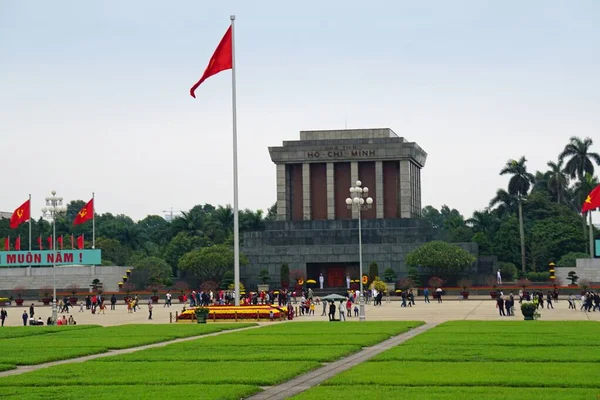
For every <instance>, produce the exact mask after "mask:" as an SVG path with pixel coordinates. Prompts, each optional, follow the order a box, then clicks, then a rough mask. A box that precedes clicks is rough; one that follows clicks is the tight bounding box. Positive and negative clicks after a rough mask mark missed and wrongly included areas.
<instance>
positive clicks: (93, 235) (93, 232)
mask: <svg viewBox="0 0 600 400" xmlns="http://www.w3.org/2000/svg"><path fill="white" fill-rule="evenodd" d="M94 199H95V193H94V192H92V249H95V248H96V200H94Z"/></svg>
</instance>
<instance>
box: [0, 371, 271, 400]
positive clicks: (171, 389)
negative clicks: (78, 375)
mask: <svg viewBox="0 0 600 400" xmlns="http://www.w3.org/2000/svg"><path fill="white" fill-rule="evenodd" d="M140 374H143V371H140ZM148 380H149V381H151V380H152V377H148ZM259 391H260V388H258V387H257V386H253V385H227V384H223V385H218V386H215V385H206V384H204V385H198V384H183V385H110V386H105V385H100V383H99V382H96V385H85V386H79V385H72V386H50V387H35V388H20V387H0V398H2V399H3V400H16V399H27V400H48V399H61V400H80V399H88V398H93V399H95V400H132V399H154V398H156V399H219V400H237V399H240V398H242V397H243V398H245V397H248V396H250V395H252V394H254V393H256V392H259Z"/></svg>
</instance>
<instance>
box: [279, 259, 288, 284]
mask: <svg viewBox="0 0 600 400" xmlns="http://www.w3.org/2000/svg"><path fill="white" fill-rule="evenodd" d="M279 275H281V286H289V284H290V267H289V266H288V265H287V263H283V264H281V270H280V273H279Z"/></svg>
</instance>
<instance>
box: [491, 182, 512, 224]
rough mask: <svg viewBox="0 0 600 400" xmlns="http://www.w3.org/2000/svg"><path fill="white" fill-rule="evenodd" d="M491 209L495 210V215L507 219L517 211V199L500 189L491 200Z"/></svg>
mask: <svg viewBox="0 0 600 400" xmlns="http://www.w3.org/2000/svg"><path fill="white" fill-rule="evenodd" d="M489 207H490V208H494V207H496V208H495V209H494V213H495V214H496V215H498V217H499V218H505V217H507V216H509V215H510V214H512V213H513V212H515V211H516V209H517V199H516V198H515V196H513V195H511V194H510V193H508V192H507V191H506V190H504V189H498V190H497V191H496V196H494V198H493V199H491V200H490V204H489Z"/></svg>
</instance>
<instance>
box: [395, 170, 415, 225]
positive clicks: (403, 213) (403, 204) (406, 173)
mask: <svg viewBox="0 0 600 400" xmlns="http://www.w3.org/2000/svg"><path fill="white" fill-rule="evenodd" d="M398 198H399V199H400V218H412V212H411V210H412V205H411V201H412V185H411V176H410V160H400V193H398Z"/></svg>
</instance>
